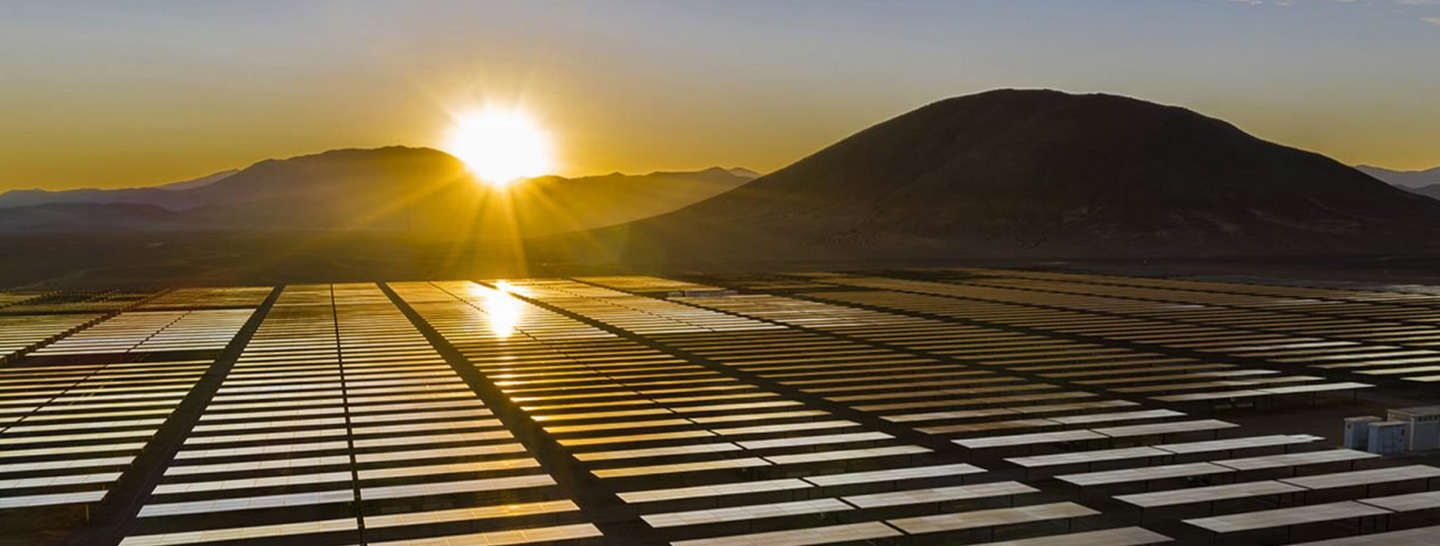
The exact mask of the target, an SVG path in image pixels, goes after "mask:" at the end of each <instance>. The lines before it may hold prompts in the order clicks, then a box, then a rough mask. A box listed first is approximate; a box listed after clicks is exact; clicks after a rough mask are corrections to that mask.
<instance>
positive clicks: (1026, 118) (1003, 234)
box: [608, 90, 1440, 261]
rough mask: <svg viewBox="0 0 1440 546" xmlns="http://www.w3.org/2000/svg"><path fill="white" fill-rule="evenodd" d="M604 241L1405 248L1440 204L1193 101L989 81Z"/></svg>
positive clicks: (905, 252)
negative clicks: (1159, 101) (1188, 106)
mask: <svg viewBox="0 0 1440 546" xmlns="http://www.w3.org/2000/svg"><path fill="white" fill-rule="evenodd" d="M608 237H610V238H611V239H610V240H612V241H621V242H622V243H623V244H624V245H626V249H625V252H626V254H627V256H628V257H629V258H630V259H632V260H636V261H650V260H664V261H723V260H728V259H779V258H782V257H783V258H789V259H817V258H827V259H874V258H951V257H969V256H1057V257H1058V256H1101V255H1103V256H1144V255H1218V254H1253V253H1271V252H1286V253H1297V252H1351V251H1374V250H1381V249H1385V248H1406V249H1409V250H1414V249H1415V248H1416V247H1417V246H1426V247H1433V246H1434V245H1435V244H1436V241H1440V202H1435V201H1432V200H1429V199H1425V198H1422V197H1419V196H1415V195H1411V194H1408V193H1406V192H1403V191H1400V190H1398V189H1395V188H1392V187H1390V186H1388V185H1386V184H1384V183H1381V182H1379V181H1377V180H1375V179H1373V178H1371V177H1369V176H1366V175H1365V174H1363V173H1361V172H1359V171H1356V170H1354V169H1351V168H1349V167H1346V166H1344V165H1341V164H1339V163H1337V162H1335V161H1333V160H1331V159H1329V158H1326V157H1323V156H1320V155H1317V154H1313V153H1308V152H1303V151H1300V150H1295V149H1292V148H1287V147H1284V146H1281V145H1278V144H1274V143H1270V142H1265V141H1262V140H1259V139H1257V138H1255V137H1252V136H1250V135H1247V134H1245V133H1244V132H1242V131H1240V130H1239V129H1237V128H1235V127H1234V126H1232V125H1229V124H1227V123H1225V122H1223V121H1220V120H1216V119H1212V118H1207V117H1204V116H1202V115H1200V114H1196V113H1194V112H1191V111H1189V110H1185V109H1181V108H1175V107H1167V106H1161V105H1156V104H1152V103H1147V102H1143V101H1138V100H1134V99H1129V98H1124V97H1118V96H1111V95H1071V94H1066V93H1061V92H1056V91H1019V90H1000V91H992V92H987V93H981V94H977V95H970V96H965V97H959V98H954V99H949V100H945V101H941V102H937V103H934V104H931V105H928V106H925V107H923V108H920V109H918V110H915V111H912V112H910V113H907V114H904V115H901V116H899V117H897V118H894V119H891V120H889V121H886V122H884V123H881V124H879V125H876V126H874V127H871V128H869V129H866V130H864V131H861V132H860V133H858V134H855V135H853V136H851V137H849V138H846V139H845V140H842V141H840V142H838V143H836V144H834V145H832V146H830V147H828V148H826V149H824V150H821V151H819V152H817V153H815V154H814V155H812V156H810V157H807V158H805V159H802V160H801V161H799V162H797V163H795V164H792V165H790V166H788V167H786V168H784V169H781V170H779V171H777V172H775V173H772V174H770V175H767V176H763V177H760V178H758V179H756V180H755V181H754V182H751V183H750V184H747V185H745V186H742V187H740V188H739V189H736V190H734V191H731V192H728V193H726V194H724V195H721V196H719V197H716V198H714V199H710V200H707V201H704V202H701V203H698V204H696V205H693V206H690V207H686V208H684V209H681V210H679V211H676V212H673V213H670V214H666V215H662V216H659V217H656V218H652V219H649V220H645V221H642V222H638V223H636V224H634V225H631V226H627V228H626V229H625V230H620V231H616V230H612V231H611V232H609V234H608ZM622 243H617V244H622Z"/></svg>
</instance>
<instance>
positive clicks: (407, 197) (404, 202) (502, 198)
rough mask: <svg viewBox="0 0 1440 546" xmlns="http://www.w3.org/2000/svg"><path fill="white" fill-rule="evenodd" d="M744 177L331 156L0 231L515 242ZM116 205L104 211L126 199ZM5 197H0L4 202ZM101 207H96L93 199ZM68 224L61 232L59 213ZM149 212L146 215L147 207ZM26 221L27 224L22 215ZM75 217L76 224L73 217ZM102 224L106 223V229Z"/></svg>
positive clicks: (418, 153)
mask: <svg viewBox="0 0 1440 546" xmlns="http://www.w3.org/2000/svg"><path fill="white" fill-rule="evenodd" d="M748 181H749V178H744V177H740V176H736V175H734V174H731V173H730V172H729V171H728V170H727V169H722V168H719V167H713V168H710V169H705V170H702V171H694V172H655V173H650V174H646V175H618V174H617V175H607V176H596V177H577V178H564V177H558V176H552V177H540V178H535V179H530V180H526V181H521V182H517V183H515V184H513V185H512V186H511V187H510V188H508V189H506V190H496V189H493V188H491V187H490V186H488V185H485V184H481V183H480V182H479V181H477V180H475V179H474V177H473V176H472V175H470V173H469V172H468V171H467V170H466V169H465V166H464V165H463V164H462V163H461V162H460V161H459V160H458V159H456V158H454V157H453V156H451V155H449V154H446V153H444V152H441V151H438V150H433V149H430V148H413V147H403V146H389V147H383V148H372V149H358V148H349V149H338V150H329V151H325V152H320V153H316V154H307V155H301V156H296V157H292V158H286V159H270V160H264V161H260V162H257V163H255V164H253V165H251V166H249V167H246V168H245V169H241V170H239V171H238V172H235V173H232V174H228V175H226V176H223V177H219V178H218V179H216V180H213V181H209V182H208V183H206V184H203V185H195V186H192V187H183V188H182V189H166V187H155V188H145V189H141V190H118V192H119V193H118V194H104V193H102V194H100V195H99V196H98V197H97V196H96V194H93V193H86V194H79V195H73V196H67V197H68V198H71V199H84V198H90V199H91V200H92V202H89V203H84V202H72V203H71V204H76V205H80V204H85V205H91V206H89V207H69V208H65V207H49V208H40V209H31V208H29V207H34V206H45V205H54V204H57V203H35V204H27V205H25V206H21V207H10V208H0V210H5V211H6V215H7V216H11V217H12V219H11V220H10V221H9V222H0V230H8V231H12V232H23V231H33V230H39V231H75V230H77V229H78V230H81V231H83V230H87V229H91V228H92V227H93V226H97V225H103V226H105V228H104V229H118V230H126V229H129V230H136V231H155V230H200V231H213V230H262V231H285V230H300V231H316V230H319V231H335V230H361V231H377V230H378V231H405V232H416V233H425V234H427V235H429V236H433V237H454V238H471V237H480V238H515V237H524V236H533V235H544V234H550V233H559V232H566V231H582V230H585V229H592V228H596V227H602V226H606V225H612V224H618V223H624V222H627V221H631V220H635V219H638V218H643V217H646V216H650V215H654V214H660V213H663V212H668V211H669V210H673V209H675V208H678V207H680V206H683V205H686V204H689V203H691V202H694V201H697V200H701V199H704V198H707V197H710V196H713V195H715V194H718V193H720V192H723V191H725V190H728V189H731V188H733V187H736V186H738V185H741V184H744V183H746V182H748ZM135 191H143V192H145V194H144V196H143V197H144V199H143V200H141V199H139V198H135V199H136V200H137V201H138V202H133V203H126V204H143V205H151V206H154V207H158V208H159V209H161V210H165V211H167V212H170V213H176V214H159V213H158V212H156V213H155V215H154V216H155V218H154V221H150V222H147V221H145V219H144V214H143V212H144V211H146V210H151V209H143V208H119V209H115V210H113V211H111V210H107V209H105V207H104V206H103V205H106V204H111V202H113V201H115V200H116V199H122V200H123V199H125V198H130V197H133V193H134V192H135ZM7 195H9V194H7ZM94 201H99V202H94ZM66 212H70V213H72V214H73V215H74V216H75V217H76V218H75V219H74V222H73V226H71V225H67V222H66V221H65V218H64V213H66ZM152 212H155V211H153V210H152ZM30 216H33V218H25V217H30ZM82 216H84V217H83V218H82ZM107 221H108V222H109V223H106V222H107Z"/></svg>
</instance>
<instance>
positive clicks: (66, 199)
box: [0, 170, 239, 210]
mask: <svg viewBox="0 0 1440 546" xmlns="http://www.w3.org/2000/svg"><path fill="white" fill-rule="evenodd" d="M236 172H239V171H236V170H228V171H221V172H218V173H215V174H211V175H208V176H202V177H200V178H196V179H193V180H185V181H181V182H171V183H169V184H164V185H160V186H154V187H148V188H124V189H117V190H101V189H93V188H86V189H79V190H63V191H49V190H42V189H33V190H11V191H7V192H4V193H0V209H5V208H13V207H26V206H32V205H48V204H53V203H85V204H107V203H128V204H132V205H154V206H157V207H161V208H165V209H169V210H183V209H187V208H193V207H195V206H198V205H200V204H203V203H197V202H196V201H195V199H194V198H193V196H192V195H191V194H189V193H188V192H186V191H184V190H192V189H195V188H200V187H204V186H208V185H210V184H214V183H216V182H219V181H220V180H223V179H224V178H225V177H227V176H230V175H232V174H235V173H236Z"/></svg>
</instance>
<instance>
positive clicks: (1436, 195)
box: [1405, 184, 1440, 199]
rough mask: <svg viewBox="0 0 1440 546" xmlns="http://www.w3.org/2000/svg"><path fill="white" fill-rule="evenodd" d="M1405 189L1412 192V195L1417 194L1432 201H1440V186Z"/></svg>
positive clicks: (1432, 185)
mask: <svg viewBox="0 0 1440 546" xmlns="http://www.w3.org/2000/svg"><path fill="white" fill-rule="evenodd" d="M1405 189H1407V190H1410V192H1411V193H1415V194H1417V195H1423V196H1425V197H1429V198H1431V199H1440V184H1431V185H1429V186H1424V187H1419V188H1405Z"/></svg>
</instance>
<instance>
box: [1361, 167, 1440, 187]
mask: <svg viewBox="0 0 1440 546" xmlns="http://www.w3.org/2000/svg"><path fill="white" fill-rule="evenodd" d="M1355 168H1356V169H1359V170H1360V172H1363V173H1365V174H1368V175H1370V176H1373V177H1375V178H1379V179H1380V180H1381V181H1382V182H1386V183H1389V184H1393V185H1396V186H1401V187H1404V188H1410V189H1415V188H1424V187H1426V186H1436V185H1440V167H1435V168H1433V169H1428V170H1424V171H1392V170H1390V169H1384V168H1380V167H1371V166H1369V165H1358V166H1356V167H1355Z"/></svg>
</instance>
